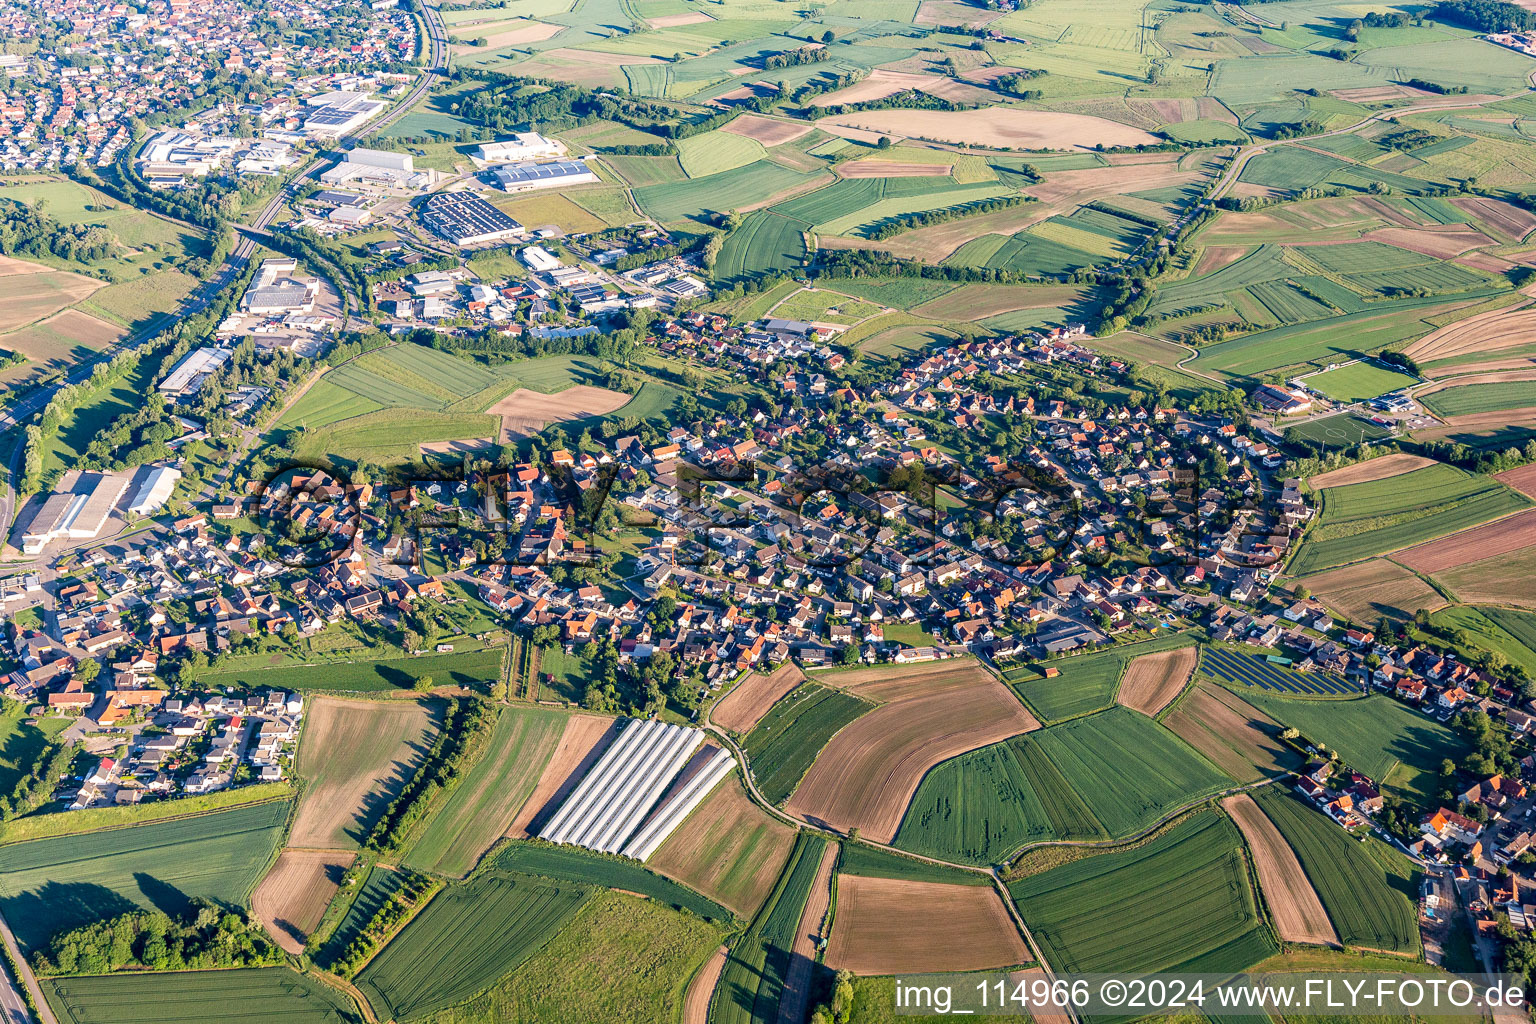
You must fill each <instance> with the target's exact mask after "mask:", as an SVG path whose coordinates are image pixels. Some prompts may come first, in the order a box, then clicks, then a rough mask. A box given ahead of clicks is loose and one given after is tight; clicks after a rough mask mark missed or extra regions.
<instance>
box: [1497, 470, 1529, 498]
mask: <svg viewBox="0 0 1536 1024" xmlns="http://www.w3.org/2000/svg"><path fill="white" fill-rule="evenodd" d="M1494 479H1495V480H1497V481H1499V482H1500V483H1502V484H1505V485H1506V486H1509V487H1513V488H1514V489H1515V490H1517V491H1519V492H1520V493H1521V494H1524V495H1525V496H1526V497H1529V498H1536V462H1533V463H1531V464H1530V465H1529V466H1521V467H1520V468H1519V469H1506V470H1505V471H1504V472H1502V473H1497V474H1495V475H1494Z"/></svg>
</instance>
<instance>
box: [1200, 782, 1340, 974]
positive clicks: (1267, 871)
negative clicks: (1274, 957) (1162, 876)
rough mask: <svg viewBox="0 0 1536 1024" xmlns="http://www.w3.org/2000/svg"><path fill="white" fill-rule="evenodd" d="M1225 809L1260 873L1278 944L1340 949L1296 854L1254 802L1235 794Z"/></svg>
mask: <svg viewBox="0 0 1536 1024" xmlns="http://www.w3.org/2000/svg"><path fill="white" fill-rule="evenodd" d="M1221 808H1222V810H1224V811H1226V812H1227V814H1228V815H1230V816H1231V818H1232V820H1233V821H1234V822H1235V823H1236V824H1237V827H1238V829H1240V830H1241V831H1242V833H1243V838H1244V839H1246V840H1247V841H1248V849H1249V851H1250V852H1252V854H1253V866H1254V868H1255V869H1256V870H1257V871H1258V873H1259V889H1260V890H1262V891H1263V893H1264V902H1265V903H1266V904H1268V906H1269V913H1270V916H1271V917H1272V918H1273V919H1274V922H1275V931H1277V932H1279V933H1280V938H1281V939H1283V940H1284V941H1286V942H1308V943H1312V944H1314V945H1319V946H1337V945H1339V935H1338V932H1336V931H1334V930H1333V924H1332V923H1331V922H1330V921H1329V920H1328V913H1327V911H1325V910H1324V909H1323V901H1322V900H1320V899H1318V898H1317V890H1315V889H1313V888H1312V883H1311V882H1309V881H1307V873H1306V872H1305V871H1303V870H1302V869H1301V862H1300V861H1298V860H1297V859H1296V851H1294V850H1292V849H1291V847H1290V844H1288V843H1287V842H1286V841H1285V837H1284V836H1282V835H1281V834H1280V830H1279V829H1277V828H1275V823H1274V822H1272V821H1270V820H1269V818H1268V817H1266V816H1265V814H1264V812H1263V811H1262V810H1260V809H1259V805H1258V804H1256V803H1254V802H1253V797H1251V796H1249V795H1248V794H1247V793H1235V794H1233V795H1232V796H1229V797H1227V798H1226V799H1225V800H1223V801H1222V802H1221Z"/></svg>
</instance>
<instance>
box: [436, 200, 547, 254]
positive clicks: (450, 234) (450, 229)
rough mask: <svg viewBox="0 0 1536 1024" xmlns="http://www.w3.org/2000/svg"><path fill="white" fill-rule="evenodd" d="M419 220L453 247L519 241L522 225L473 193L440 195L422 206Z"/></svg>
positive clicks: (522, 233)
mask: <svg viewBox="0 0 1536 1024" xmlns="http://www.w3.org/2000/svg"><path fill="white" fill-rule="evenodd" d="M421 221H422V223H423V224H425V225H426V226H427V227H428V228H429V229H431V230H432V231H433V232H434V233H435V234H438V235H441V236H442V237H444V238H446V239H448V241H450V242H452V243H453V244H454V245H480V244H482V243H484V242H501V241H505V240H507V239H510V238H521V237H522V236H523V235H525V234H527V232H526V231H524V230H523V226H522V225H521V224H519V223H518V222H517V221H515V220H513V219H512V218H511V217H508V216H507V215H506V214H504V213H502V212H501V211H500V210H498V209H496V207H494V206H492V205H491V204H490V203H488V202H486V201H485V200H484V199H481V198H480V197H479V196H477V195H475V194H474V193H473V192H439V193H438V194H437V195H434V196H428V197H427V199H426V201H425V202H424V203H422V204H421Z"/></svg>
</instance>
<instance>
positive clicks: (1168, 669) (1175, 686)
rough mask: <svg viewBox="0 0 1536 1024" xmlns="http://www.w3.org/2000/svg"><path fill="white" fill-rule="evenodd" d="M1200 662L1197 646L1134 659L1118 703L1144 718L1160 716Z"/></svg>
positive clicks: (1121, 687)
mask: <svg viewBox="0 0 1536 1024" xmlns="http://www.w3.org/2000/svg"><path fill="white" fill-rule="evenodd" d="M1199 660H1200V649H1199V648H1197V647H1195V646H1193V645H1191V646H1189V647H1180V648H1178V649H1177V650H1172V651H1158V652H1157V653H1156V654H1143V655H1141V656H1140V657H1139V658H1132V659H1131V663H1130V664H1129V665H1127V666H1126V668H1125V676H1124V677H1123V678H1122V679H1121V680H1120V690H1119V692H1118V693H1116V694H1115V701H1116V702H1117V703H1119V704H1124V705H1125V706H1126V707H1128V708H1132V709H1133V710H1136V711H1140V712H1141V713H1142V714H1144V715H1148V716H1152V715H1156V714H1157V713H1158V712H1159V711H1161V710H1163V708H1165V707H1167V706H1168V705H1169V704H1172V703H1173V699H1174V698H1175V697H1177V696H1178V695H1179V694H1180V693H1182V692H1183V690H1184V684H1186V683H1188V682H1189V677H1190V676H1191V675H1192V674H1193V673H1194V671H1195V662H1197V661H1199Z"/></svg>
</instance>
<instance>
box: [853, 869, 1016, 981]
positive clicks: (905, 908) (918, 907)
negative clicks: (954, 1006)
mask: <svg viewBox="0 0 1536 1024" xmlns="http://www.w3.org/2000/svg"><path fill="white" fill-rule="evenodd" d="M1029 959H1030V957H1029V950H1028V949H1026V948H1025V946H1024V940H1023V939H1022V938H1020V936H1019V931H1018V929H1017V928H1016V927H1014V924H1013V919H1012V918H1010V917H1009V916H1008V911H1007V910H1006V909H1004V907H1003V904H1002V901H1001V899H999V897H998V895H997V893H996V892H995V891H993V889H992V888H991V887H990V886H984V885H944V884H940V883H936V882H910V881H905V880H902V879H896V878H869V877H865V876H862V875H839V876H838V878H837V917H836V918H835V919H834V920H833V922H832V939H831V941H830V942H829V943H828V944H827V955H826V963H827V966H829V967H832V968H834V969H838V970H841V969H842V968H847V969H849V970H851V971H853V972H854V973H855V974H911V973H917V972H927V971H983V970H989V969H993V968H998V967H1012V966H1015V965H1017V964H1022V963H1026V962H1027V961H1028V960H1029Z"/></svg>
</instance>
